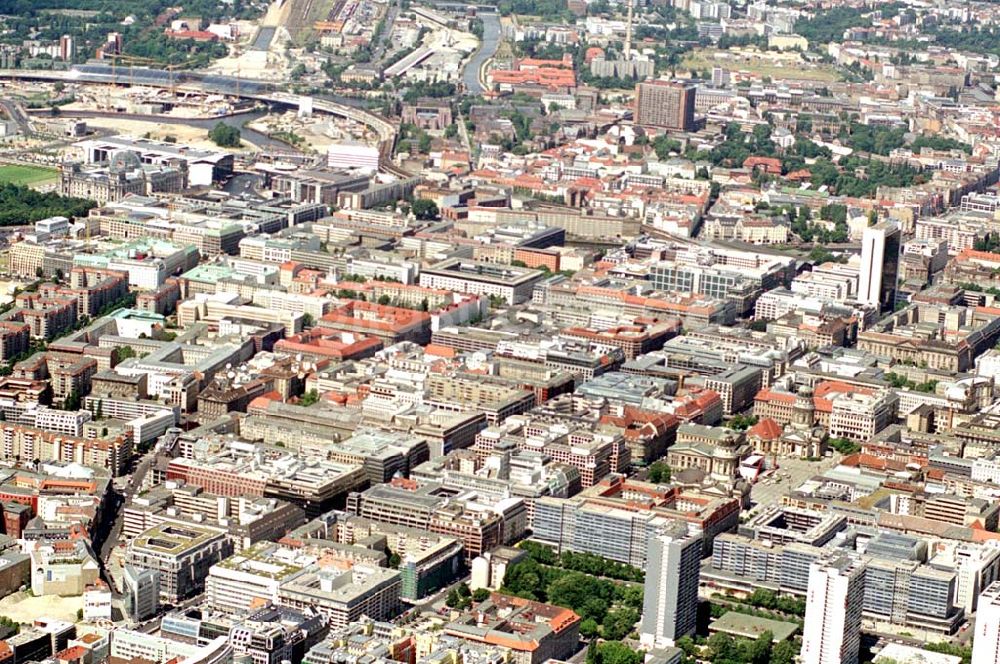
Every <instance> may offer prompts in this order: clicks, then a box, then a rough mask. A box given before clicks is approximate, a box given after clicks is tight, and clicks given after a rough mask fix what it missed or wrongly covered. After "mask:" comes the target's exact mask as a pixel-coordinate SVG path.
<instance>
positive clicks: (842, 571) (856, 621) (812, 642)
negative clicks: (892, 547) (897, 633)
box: [801, 554, 865, 664]
mask: <svg viewBox="0 0 1000 664" xmlns="http://www.w3.org/2000/svg"><path fill="white" fill-rule="evenodd" d="M864 599H865V567H864V564H863V563H862V562H861V561H860V560H858V559H857V558H853V557H851V556H849V555H847V554H837V555H834V556H832V557H828V558H822V559H820V560H817V561H815V562H813V563H812V564H811V565H810V566H809V588H808V590H806V620H805V626H804V627H803V628H802V653H801V657H802V664H857V661H858V650H859V648H860V646H861V610H862V607H863V605H864Z"/></svg>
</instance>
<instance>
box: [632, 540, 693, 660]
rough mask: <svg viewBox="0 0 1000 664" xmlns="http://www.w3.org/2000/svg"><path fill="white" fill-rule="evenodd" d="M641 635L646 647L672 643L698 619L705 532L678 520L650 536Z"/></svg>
mask: <svg viewBox="0 0 1000 664" xmlns="http://www.w3.org/2000/svg"><path fill="white" fill-rule="evenodd" d="M647 546H648V548H647V552H646V582H645V585H644V591H645V595H644V597H643V602H642V624H641V626H640V629H639V635H640V638H641V640H642V643H643V645H644V646H647V647H663V646H671V645H673V644H674V642H675V641H676V640H677V639H679V638H681V637H682V636H686V635H690V634H693V633H694V630H695V626H696V623H697V621H698V574H699V571H700V566H701V534H700V533H692V532H691V531H690V530H689V528H688V526H687V524H686V523H681V522H676V523H675V524H673V525H671V526H670V527H668V528H666V529H664V530H662V531H661V532H659V533H657V534H656V535H654V536H652V537H650V538H649V544H648V545H647Z"/></svg>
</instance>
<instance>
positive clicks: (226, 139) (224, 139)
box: [208, 122, 241, 148]
mask: <svg viewBox="0 0 1000 664" xmlns="http://www.w3.org/2000/svg"><path fill="white" fill-rule="evenodd" d="M208 138H209V139H211V141H212V142H213V143H215V144H216V145H218V146H219V147H222V148H238V147H240V144H241V143H240V130H239V129H237V128H236V127H230V126H229V125H227V124H226V123H225V122H218V123H216V125H215V126H214V127H212V129H211V130H210V131H209V132H208Z"/></svg>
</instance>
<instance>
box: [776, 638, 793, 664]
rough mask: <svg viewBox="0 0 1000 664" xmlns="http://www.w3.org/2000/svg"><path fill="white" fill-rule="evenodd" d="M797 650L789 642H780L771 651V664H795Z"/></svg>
mask: <svg viewBox="0 0 1000 664" xmlns="http://www.w3.org/2000/svg"><path fill="white" fill-rule="evenodd" d="M798 654H799V651H798V649H796V647H795V646H794V645H793V644H792V643H791V642H790V641H782V642H780V643H778V644H776V645H775V646H774V648H773V649H772V650H771V663H772V664H795V658H796V656H797V655H798Z"/></svg>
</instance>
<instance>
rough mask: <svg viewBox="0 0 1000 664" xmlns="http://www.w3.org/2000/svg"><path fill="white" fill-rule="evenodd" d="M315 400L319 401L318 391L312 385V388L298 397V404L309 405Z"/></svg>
mask: <svg viewBox="0 0 1000 664" xmlns="http://www.w3.org/2000/svg"><path fill="white" fill-rule="evenodd" d="M317 401H319V392H317V391H316V388H315V387H314V388H313V389H311V390H309V391H308V392H306V393H305V394H303V395H302V398H301V399H299V405H300V406H311V405H313V404H314V403H316V402H317Z"/></svg>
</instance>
